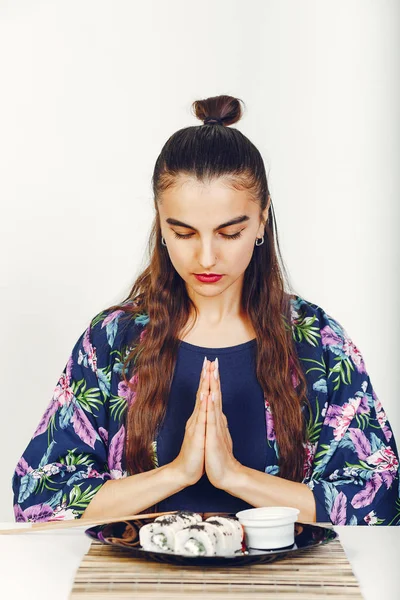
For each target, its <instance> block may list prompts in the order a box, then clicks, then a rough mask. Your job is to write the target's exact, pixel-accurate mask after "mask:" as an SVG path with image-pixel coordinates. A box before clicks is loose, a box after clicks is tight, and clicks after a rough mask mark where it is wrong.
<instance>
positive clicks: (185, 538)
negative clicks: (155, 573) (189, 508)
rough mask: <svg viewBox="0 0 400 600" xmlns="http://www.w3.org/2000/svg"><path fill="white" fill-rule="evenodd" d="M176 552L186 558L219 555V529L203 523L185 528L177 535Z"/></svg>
mask: <svg viewBox="0 0 400 600" xmlns="http://www.w3.org/2000/svg"><path fill="white" fill-rule="evenodd" d="M175 542H176V546H175V552H177V553H179V554H184V555H185V556H215V555H216V554H217V546H218V534H217V528H216V526H215V525H212V524H211V523H206V521H202V522H201V523H197V524H196V525H190V526H189V527H184V528H183V529H181V530H180V531H178V532H177V533H176V536H175Z"/></svg>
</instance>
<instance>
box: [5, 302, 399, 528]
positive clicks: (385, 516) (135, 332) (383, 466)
mask: <svg viewBox="0 0 400 600" xmlns="http://www.w3.org/2000/svg"><path fill="white" fill-rule="evenodd" d="M128 303H129V302H127V304H128ZM148 322H149V317H148V315H147V314H146V313H145V312H143V313H141V314H139V315H137V316H136V318H133V317H132V316H131V315H129V314H127V313H125V312H124V311H123V310H116V311H103V312H102V313H100V314H98V315H96V316H95V317H94V319H92V320H91V322H90V324H89V326H88V327H87V329H86V330H85V331H84V332H83V333H82V335H81V336H80V338H79V339H78V341H77V342H76V344H75V346H74V348H73V349H72V352H71V356H70V357H69V359H68V361H67V364H66V366H65V368H64V370H63V372H62V374H61V376H60V379H59V381H58V383H57V385H56V387H55V390H54V393H53V396H52V398H51V400H50V403H49V405H48V407H47V408H46V410H45V412H44V414H43V416H42V418H41V419H40V422H39V424H38V426H37V427H36V430H35V431H34V433H33V436H32V438H31V440H30V441H29V443H28V446H27V447H26V449H25V451H24V452H23V455H22V456H21V458H20V459H19V461H18V464H17V466H16V468H15V472H14V475H13V479H12V486H13V493H14V514H15V519H16V521H47V520H58V519H74V518H79V517H80V516H81V515H82V513H83V512H84V510H85V508H86V507H87V506H88V504H89V503H90V501H91V500H92V498H93V497H94V495H95V494H96V493H97V492H98V490H99V489H100V488H101V486H102V485H103V484H104V482H105V481H107V480H108V479H118V478H121V477H126V476H127V475H128V473H127V471H126V469H125V460H124V440H125V418H126V413H127V408H128V407H129V405H130V404H131V403H132V402H134V397H135V394H134V392H132V391H131V390H129V388H128V386H127V385H126V384H125V383H124V382H123V380H122V364H123V362H124V359H125V358H126V356H127V354H128V353H129V352H130V350H131V349H132V348H133V347H134V345H135V344H137V343H138V342H139V340H141V339H142V337H143V336H144V335H145V333H146V325H147V324H148ZM290 327H291V329H292V333H293V338H294V341H295V345H296V349H297V352H298V356H299V358H300V362H301V364H302V367H303V370H304V373H305V375H306V379H307V384H308V399H309V402H310V406H311V411H310V410H309V408H308V407H305V408H304V418H305V419H306V422H307V443H306V445H305V449H306V453H305V454H306V458H305V463H304V477H303V483H304V484H306V485H307V486H308V487H309V489H310V490H311V491H312V492H313V494H314V498H315V502H316V517H317V522H321V521H325V522H331V523H333V524H335V525H399V524H400V471H399V455H398V451H397V446H396V442H395V439H394V436H393V431H392V429H391V426H390V423H389V421H388V418H387V415H386V413H385V411H384V408H383V406H382V404H381V402H380V400H379V399H378V397H377V395H376V393H375V391H374V389H373V387H372V384H371V381H370V378H369V375H368V373H367V371H366V367H365V363H364V360H363V357H362V355H361V353H360V351H359V350H358V348H357V347H356V346H355V344H354V343H353V341H352V340H351V339H350V338H349V336H348V335H347V333H346V331H345V330H344V329H343V327H342V326H341V325H340V324H339V322H338V321H337V320H335V319H333V318H332V317H331V316H329V315H328V314H327V313H326V312H325V311H324V310H323V309H322V308H321V307H319V306H317V305H316V304H313V303H311V302H309V301H307V300H305V299H303V298H301V297H299V296H296V297H294V298H292V299H291V323H290ZM135 377H137V375H135V374H133V376H132V379H131V381H133V380H134V379H135ZM292 383H293V385H294V386H295V387H296V385H297V384H298V382H297V381H296V377H295V374H294V372H293V376H292ZM265 419H266V438H267V444H268V460H267V465H266V467H265V472H266V473H269V474H271V475H276V476H279V466H278V456H279V448H278V446H277V442H276V438H275V430H274V420H273V415H272V412H271V408H270V405H269V402H268V398H267V397H265ZM249 433H250V432H249ZM153 464H154V468H157V467H158V462H157V444H156V441H154V442H153ZM178 508H179V507H177V509H178Z"/></svg>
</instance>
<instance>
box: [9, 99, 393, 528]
mask: <svg viewBox="0 0 400 600" xmlns="http://www.w3.org/2000/svg"><path fill="white" fill-rule="evenodd" d="M240 103H241V101H240V100H238V99H236V98H232V97H230V96H217V97H213V98H208V99H206V100H201V101H197V102H194V104H193V107H194V112H195V115H196V117H198V118H199V119H200V120H202V121H203V125H199V126H194V127H187V128H184V129H181V130H179V131H177V132H176V133H175V134H174V135H172V136H171V137H170V138H169V139H168V141H167V142H166V144H165V145H164V147H163V149H162V151H161V154H160V156H159V157H158V159H157V162H156V165H155V169H154V174H153V190H154V199H155V212H156V216H155V220H154V223H153V228H152V232H151V239H150V255H151V258H150V264H149V266H148V267H147V268H146V269H145V270H144V272H143V273H142V274H141V275H140V276H139V277H138V279H137V280H136V282H135V283H134V285H133V287H132V289H131V292H130V293H129V296H128V298H126V299H125V300H124V301H123V302H121V303H120V304H119V305H116V306H112V307H110V308H108V309H107V310H104V311H103V312H102V313H100V314H98V315H97V316H95V317H94V318H93V319H92V320H91V323H90V325H89V326H88V328H87V329H86V330H85V331H84V332H83V333H82V335H81V337H80V338H79V340H78V341H77V343H76V345H75V347H74V348H73V350H72V354H71V356H70V359H69V360H68V363H67V365H66V367H65V369H64V371H63V373H62V375H61V378H60V380H59V382H58V384H57V386H56V388H55V391H54V395H53V397H52V399H51V402H50V404H49V406H48V408H47V410H46V411H45V413H44V415H43V417H42V419H41V420H40V423H39V425H38V427H37V428H36V430H35V432H34V434H33V437H32V439H31V441H30V442H29V445H28V446H27V448H26V450H25V452H24V453H23V456H22V457H21V459H20V460H19V462H18V465H17V467H16V470H15V474H14V477H13V490H14V510H15V517H16V520H17V521H27V520H29V521H45V520H50V519H69V518H78V517H81V516H82V514H83V515H84V516H85V517H91V518H98V517H100V518H108V517H110V518H111V517H118V516H122V515H125V514H133V513H137V512H142V511H148V510H154V509H156V510H160V511H163V510H166V511H167V510H176V509H187V510H195V511H199V512H211V511H213V512H214V511H217V512H218V511H223V512H225V511H226V512H236V511H238V510H240V509H243V508H248V507H251V506H268V505H283V506H286V505H289V506H294V507H297V508H298V509H299V510H300V514H299V521H319V522H320V521H328V522H329V521H331V522H332V523H334V524H339V525H366V524H369V525H374V524H377V525H381V524H382V525H395V524H399V523H400V500H399V472H398V468H399V460H398V452H397V447H396V443H395V440H394V437H393V432H392V430H391V427H390V424H389V422H388V420H387V417H386V415H385V412H384V410H383V407H382V405H381V403H380V401H379V400H378V398H377V396H376V394H375V392H374V390H373V388H372V385H371V382H370V378H369V376H368V374H367V372H366V369H365V364H364V361H363V358H362V356H361V354H360V352H359V350H358V349H357V347H356V346H355V345H354V343H353V342H352V341H351V339H350V338H349V337H348V335H347V333H346V332H345V330H344V329H343V327H342V326H341V325H340V324H339V323H338V322H337V321H336V320H335V319H333V318H332V317H330V316H329V315H328V314H326V313H325V311H324V310H323V309H322V308H321V307H319V306H317V305H316V304H313V303H311V302H309V301H307V300H305V299H304V298H301V297H300V296H298V295H296V294H289V293H288V292H287V291H285V281H286V283H287V276H286V272H285V269H284V266H283V261H282V257H281V255H280V250H279V243H278V238H277V232H276V223H275V218H274V214H273V210H272V209H273V207H272V201H271V197H270V195H269V190H268V183H267V178H266V173H265V168H264V163H263V160H262V157H261V155H260V153H259V151H258V150H257V148H256V147H255V146H254V145H253V144H252V143H251V142H250V141H249V140H248V138H246V137H245V136H244V135H243V134H242V133H241V132H240V131H239V130H237V129H234V128H229V127H228V126H229V125H231V124H233V123H236V122H237V121H238V120H239V119H240V117H241V114H242V109H241V104H240ZM275 239H276V242H277V248H278V254H277V251H276V249H275ZM278 255H279V257H280V259H281V260H280V263H279V262H278ZM281 265H282V266H281ZM282 273H284V275H285V277H286V279H284V277H283V274H282ZM201 274H207V275H210V274H217V275H218V277H215V278H209V279H205V278H201V277H200V278H199V275H201Z"/></svg>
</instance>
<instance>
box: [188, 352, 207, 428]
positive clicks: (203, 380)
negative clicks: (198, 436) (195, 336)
mask: <svg viewBox="0 0 400 600" xmlns="http://www.w3.org/2000/svg"><path fill="white" fill-rule="evenodd" d="M203 365H204V368H203V366H202V369H201V373H200V380H199V386H198V388H197V392H196V400H195V405H194V408H193V412H192V414H191V415H190V417H189V419H188V421H187V426H188V427H189V426H190V425H191V424H192V423H194V422H195V421H196V419H197V415H198V412H199V409H200V408H201V394H202V393H203V394H204V397H205V396H206V395H207V394H208V392H209V374H208V371H209V369H210V361H209V360H207V357H206V360H205V363H203ZM204 373H205V374H206V376H205V377H204Z"/></svg>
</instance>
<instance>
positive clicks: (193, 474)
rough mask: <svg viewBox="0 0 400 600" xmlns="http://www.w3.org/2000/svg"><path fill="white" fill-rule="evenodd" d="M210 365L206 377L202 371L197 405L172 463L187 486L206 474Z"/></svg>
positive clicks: (206, 368)
mask: <svg viewBox="0 0 400 600" xmlns="http://www.w3.org/2000/svg"><path fill="white" fill-rule="evenodd" d="M210 365H211V361H209V360H207V361H206V364H205V367H204V369H205V377H203V374H204V369H202V371H201V374H200V381H199V387H198V389H197V394H196V403H195V406H194V409H193V412H192V414H191V416H190V417H189V419H188V420H187V422H186V426H185V436H184V438H183V442H182V446H181V450H180V452H179V454H178V456H177V457H176V458H175V460H173V461H172V463H171V466H173V467H174V468H175V469H176V470H177V472H178V473H179V476H180V477H181V478H182V480H183V482H184V485H187V486H188V485H193V484H195V483H196V482H197V481H198V480H199V479H200V477H202V475H203V474H204V473H205V465H204V454H205V439H206V414H207V409H206V407H207V396H208V394H209V392H210ZM201 394H203V400H201Z"/></svg>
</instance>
